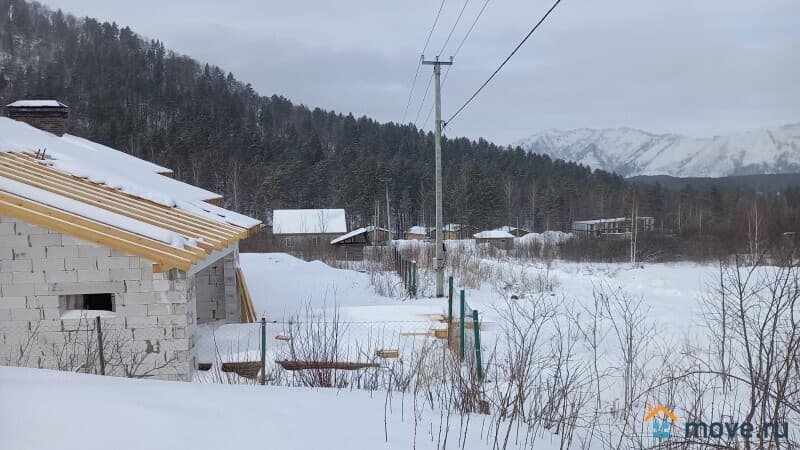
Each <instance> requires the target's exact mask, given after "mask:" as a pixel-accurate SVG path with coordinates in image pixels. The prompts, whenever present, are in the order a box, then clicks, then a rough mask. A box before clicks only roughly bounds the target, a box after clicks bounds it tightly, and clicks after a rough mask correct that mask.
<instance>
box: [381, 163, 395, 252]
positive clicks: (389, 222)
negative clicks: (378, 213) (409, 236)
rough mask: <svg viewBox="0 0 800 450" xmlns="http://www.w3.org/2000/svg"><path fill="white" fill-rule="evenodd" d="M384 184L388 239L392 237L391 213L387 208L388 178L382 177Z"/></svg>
mask: <svg viewBox="0 0 800 450" xmlns="http://www.w3.org/2000/svg"><path fill="white" fill-rule="evenodd" d="M383 183H384V186H385V187H386V229H387V230H389V240H392V239H394V232H393V231H392V214H391V211H390V208H389V179H388V178H384V179H383Z"/></svg>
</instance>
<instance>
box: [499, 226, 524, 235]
mask: <svg viewBox="0 0 800 450" xmlns="http://www.w3.org/2000/svg"><path fill="white" fill-rule="evenodd" d="M498 230H500V231H505V232H506V233H513V232H515V231H524V232H526V233H530V231H528V230H526V229H524V228H517V227H510V226H508V225H506V226H503V227H500V228H498Z"/></svg>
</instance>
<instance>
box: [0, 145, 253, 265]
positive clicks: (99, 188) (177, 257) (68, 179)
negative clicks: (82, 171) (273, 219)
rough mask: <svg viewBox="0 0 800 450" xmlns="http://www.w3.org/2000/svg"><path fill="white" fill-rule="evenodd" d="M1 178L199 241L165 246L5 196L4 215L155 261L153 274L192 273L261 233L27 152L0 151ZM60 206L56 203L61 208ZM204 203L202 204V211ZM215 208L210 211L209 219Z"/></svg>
mask: <svg viewBox="0 0 800 450" xmlns="http://www.w3.org/2000/svg"><path fill="white" fill-rule="evenodd" d="M0 177H2V178H6V179H8V180H11V181H13V182H16V183H21V184H25V185H27V186H31V187H33V188H36V189H39V190H41V191H45V192H49V193H52V194H54V195H56V196H60V197H64V198H67V199H71V200H74V201H78V202H81V203H84V204H86V205H89V206H93V207H95V208H100V209H103V210H106V211H109V212H111V213H114V214H117V215H119V216H123V217H127V218H130V219H132V220H135V221H138V222H141V223H144V224H148V225H152V226H156V227H158V228H161V229H163V230H166V231H170V232H173V233H175V234H178V235H180V236H183V237H185V238H188V239H193V240H194V241H196V245H188V244H185V245H184V246H183V248H177V247H174V246H172V245H169V244H167V243H164V242H160V241H157V240H155V239H152V238H149V237H145V236H142V235H139V234H136V233H135V232H133V231H127V230H125V229H123V228H119V227H117V226H111V225H107V224H104V223H100V222H98V221H95V220H93V219H90V218H88V217H84V216H82V215H80V213H79V212H78V211H72V212H70V211H65V210H62V209H60V208H59V207H57V206H50V205H48V204H46V203H41V201H42V200H41V199H40V200H38V201H34V200H30V199H28V198H23V197H20V196H18V195H15V194H14V193H7V192H3V191H0V214H6V215H9V216H10V217H14V218H17V219H20V220H23V221H26V222H29V223H32V224H34V225H39V226H43V227H45V228H48V229H51V230H54V231H57V232H61V233H64V234H68V235H72V236H75V237H78V238H81V239H84V240H87V241H90V242H95V243H98V244H101V245H104V246H107V247H110V248H112V249H115V250H119V251H122V252H125V253H128V254H132V255H136V256H140V257H142V258H145V259H148V260H150V261H152V262H153V269H154V271H164V270H168V269H170V268H176V269H180V270H184V271H187V270H189V268H190V267H191V266H192V265H194V264H196V263H197V262H198V261H199V260H201V259H205V258H206V257H208V256H209V255H210V254H211V253H213V252H215V251H218V250H224V249H226V248H228V247H230V245H232V244H234V243H235V242H237V241H238V240H240V239H243V238H245V237H247V236H249V235H251V234H252V233H253V232H255V231H257V230H258V229H259V226H258V225H256V226H254V227H252V228H249V229H248V228H244V227H240V226H236V225H233V224H231V223H223V222H220V221H216V220H213V219H211V218H208V217H204V216H203V215H202V214H196V213H192V212H188V211H184V210H181V209H178V208H174V207H169V206H166V205H163V204H160V203H157V202H154V201H151V200H148V199H144V198H140V197H137V196H134V195H131V194H128V193H126V192H123V191H121V190H118V189H115V188H112V187H110V186H107V185H105V184H101V183H96V182H93V181H91V180H89V179H87V178H82V177H79V176H76V175H73V174H71V173H68V172H65V171H62V170H59V169H57V168H55V167H52V166H50V165H47V164H43V163H42V161H41V160H39V159H37V158H36V157H34V156H32V155H30V154H26V153H11V152H0ZM56 204H57V203H56ZM202 205H203V204H202V203H200V204H197V205H196V206H197V207H198V208H201V209H202V208H203V206H202ZM213 211H214V209H213V208H209V209H207V210H206V212H208V213H209V214H214V213H213Z"/></svg>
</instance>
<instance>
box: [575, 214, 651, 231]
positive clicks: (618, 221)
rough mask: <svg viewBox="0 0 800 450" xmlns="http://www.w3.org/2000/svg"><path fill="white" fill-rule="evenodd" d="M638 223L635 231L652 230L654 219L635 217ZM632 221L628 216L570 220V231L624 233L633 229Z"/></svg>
mask: <svg viewBox="0 0 800 450" xmlns="http://www.w3.org/2000/svg"><path fill="white" fill-rule="evenodd" d="M636 220H637V222H638V225H637V231H639V232H645V231H653V230H654V229H655V223H656V221H655V219H654V218H652V217H648V216H642V217H637V218H636ZM632 223H633V222H632V221H631V219H630V217H616V218H613V219H593V220H578V221H575V222H572V231H573V232H574V233H578V234H586V235H593V236H600V235H624V234H627V233H630V232H631V231H633V227H632V226H631V224H632Z"/></svg>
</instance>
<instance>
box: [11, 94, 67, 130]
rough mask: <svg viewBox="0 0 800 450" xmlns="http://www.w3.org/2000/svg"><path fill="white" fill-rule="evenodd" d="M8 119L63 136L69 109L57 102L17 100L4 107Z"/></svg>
mask: <svg viewBox="0 0 800 450" xmlns="http://www.w3.org/2000/svg"><path fill="white" fill-rule="evenodd" d="M6 111H7V112H8V118H9V119H14V120H18V121H20V122H25V123H27V124H28V125H31V126H33V127H36V128H38V129H40V130H44V131H47V132H49V133H53V134H55V135H56V136H63V135H64V132H65V131H66V122H67V117H69V107H68V106H67V105H65V104H63V103H61V102H59V101H58V100H17V101H15V102H14V103H10V104H8V105H6Z"/></svg>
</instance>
